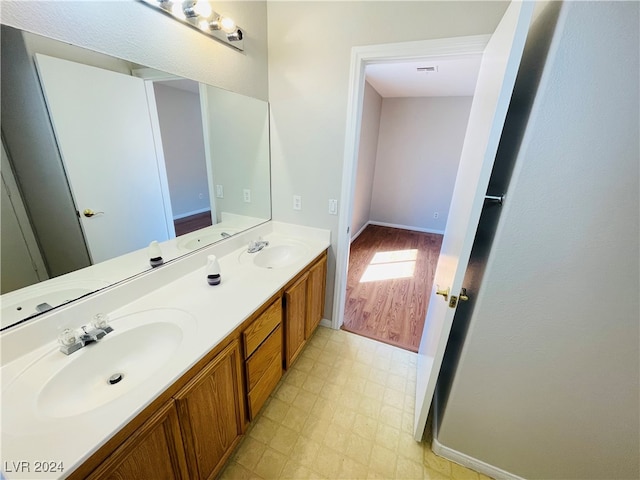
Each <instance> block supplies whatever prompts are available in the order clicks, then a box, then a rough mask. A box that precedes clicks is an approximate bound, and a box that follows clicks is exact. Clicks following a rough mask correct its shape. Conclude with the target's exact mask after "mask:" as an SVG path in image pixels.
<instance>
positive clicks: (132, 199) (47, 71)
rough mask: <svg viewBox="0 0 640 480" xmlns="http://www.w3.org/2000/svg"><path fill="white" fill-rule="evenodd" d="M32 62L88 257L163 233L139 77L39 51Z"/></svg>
mask: <svg viewBox="0 0 640 480" xmlns="http://www.w3.org/2000/svg"><path fill="white" fill-rule="evenodd" d="M36 64H37V67H38V74H39V76H40V82H41V84H42V87H43V91H44V95H45V99H46V102H47V107H48V109H49V115H50V116H51V121H52V124H53V128H54V131H55V134H56V138H57V141H58V147H59V149H60V154H61V156H62V160H63V163H64V168H65V171H66V173H67V178H68V180H69V186H70V188H71V193H72V195H73V198H74V202H75V204H76V208H77V210H78V211H79V213H80V222H81V225H82V229H83V232H84V235H85V239H86V242H87V247H88V250H89V254H90V255H91V260H92V262H93V263H98V262H101V261H103V260H107V259H110V258H113V257H117V256H119V255H123V254H125V253H128V252H131V251H133V250H137V249H140V248H144V247H145V246H147V245H148V244H149V243H150V242H151V241H152V240H158V241H164V240H167V239H168V238H169V231H170V230H169V227H168V225H167V218H171V216H170V215H165V203H164V200H163V192H162V188H161V185H160V180H159V173H158V163H157V158H156V150H155V143H154V137H153V133H152V126H151V121H150V118H149V109H148V105H147V96H146V90H145V83H144V80H142V79H140V78H136V77H132V76H128V75H123V74H121V73H116V72H112V71H109V70H103V69H101V68H96V67H90V66H87V65H82V64H79V63H75V62H70V61H67V60H61V59H58V58H53V57H48V56H45V55H40V54H36ZM86 209H89V210H92V211H94V212H96V214H95V215H93V216H90V217H87V216H85V215H83V212H84V211H85V210H86ZM97 212H100V213H97Z"/></svg>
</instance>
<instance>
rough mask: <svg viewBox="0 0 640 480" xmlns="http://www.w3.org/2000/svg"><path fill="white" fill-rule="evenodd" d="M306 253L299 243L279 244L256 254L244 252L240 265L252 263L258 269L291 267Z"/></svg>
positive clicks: (267, 247) (305, 249) (241, 255)
mask: <svg viewBox="0 0 640 480" xmlns="http://www.w3.org/2000/svg"><path fill="white" fill-rule="evenodd" d="M306 253H307V248H306V247H305V246H304V245H302V244H299V243H293V242H288V243H280V244H276V245H269V246H266V247H264V248H263V249H262V250H260V251H259V252H257V253H249V252H247V251H244V252H242V253H241V254H240V263H244V264H246V263H253V265H255V266H256V267H259V268H267V269H272V268H282V267H287V266H289V265H293V264H294V263H295V262H297V261H298V260H300V259H301V258H302V257H303V256H304V255H305V254H306Z"/></svg>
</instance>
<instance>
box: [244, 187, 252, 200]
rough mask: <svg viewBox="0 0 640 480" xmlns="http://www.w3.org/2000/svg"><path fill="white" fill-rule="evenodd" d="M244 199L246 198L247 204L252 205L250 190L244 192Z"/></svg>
mask: <svg viewBox="0 0 640 480" xmlns="http://www.w3.org/2000/svg"><path fill="white" fill-rule="evenodd" d="M242 197H243V198H244V201H245V203H251V190H249V189H248V188H245V189H244V190H242Z"/></svg>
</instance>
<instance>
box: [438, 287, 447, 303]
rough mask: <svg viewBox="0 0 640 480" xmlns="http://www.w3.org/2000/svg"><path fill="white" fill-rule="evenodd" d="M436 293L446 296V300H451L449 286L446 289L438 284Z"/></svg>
mask: <svg viewBox="0 0 640 480" xmlns="http://www.w3.org/2000/svg"><path fill="white" fill-rule="evenodd" d="M436 295H442V296H443V297H444V301H445V302H446V301H447V300H449V287H447V288H446V289H440V286H439V285H436Z"/></svg>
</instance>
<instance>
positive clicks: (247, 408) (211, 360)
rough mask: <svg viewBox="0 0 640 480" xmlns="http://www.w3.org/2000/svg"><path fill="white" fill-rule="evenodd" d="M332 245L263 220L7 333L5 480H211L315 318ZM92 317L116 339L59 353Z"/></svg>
mask: <svg viewBox="0 0 640 480" xmlns="http://www.w3.org/2000/svg"><path fill="white" fill-rule="evenodd" d="M259 237H262V238H264V240H266V241H268V242H269V245H268V246H266V247H264V248H263V249H262V250H261V251H259V252H257V253H248V252H247V245H248V244H249V242H250V241H253V240H255V239H256V238H259ZM329 240H330V239H329V232H327V231H323V230H318V229H310V228H305V227H297V226H292V225H286V224H281V223H278V222H269V223H267V224H265V225H261V226H259V227H257V228H255V229H252V230H249V231H248V232H245V233H242V234H240V235H236V236H233V237H231V238H229V239H227V240H225V241H223V242H220V243H218V244H216V245H213V246H210V247H206V248H203V249H201V250H198V251H195V252H193V253H192V254H190V255H188V256H186V257H184V258H182V259H180V260H176V261H174V262H171V263H169V264H166V265H163V266H162V267H160V268H158V269H156V270H155V271H153V272H149V273H147V274H143V275H140V276H139V277H136V278H133V279H131V280H129V281H127V282H124V283H122V284H120V285H116V286H114V287H111V288H108V289H106V290H104V291H102V292H99V293H97V294H95V295H93V296H91V297H88V298H86V299H84V300H80V301H76V302H74V303H72V304H70V305H68V306H64V307H60V308H58V309H56V310H54V311H51V312H48V313H46V314H44V315H43V316H42V317H41V318H37V319H34V320H32V321H30V322H27V323H26V324H24V325H20V326H16V327H14V328H12V329H10V330H8V331H6V332H4V333H3V335H2V337H0V341H1V342H2V347H3V366H2V403H3V413H2V415H3V416H2V420H3V421H2V443H3V458H2V460H3V463H2V467H3V470H4V471H3V473H4V475H5V476H6V478H7V479H9V480H10V479H13V478H66V477H68V478H74V479H76V478H78V479H79V478H96V479H97V478H150V477H153V478H185V479H187V478H189V479H191V478H198V479H204V478H213V477H214V476H215V475H216V474H217V473H218V472H219V471H220V470H221V468H222V467H223V465H224V463H225V462H226V460H227V459H228V457H229V455H230V454H231V453H232V451H233V450H234V448H235V446H236V445H237V444H238V442H239V441H240V439H241V438H242V435H243V434H244V432H245V431H246V428H247V427H248V425H249V423H250V421H251V419H253V418H255V416H256V415H257V413H258V412H259V411H260V409H261V408H262V406H263V405H264V403H265V401H266V400H267V398H268V397H269V395H270V393H271V392H272V391H273V389H274V388H275V387H276V385H277V384H278V381H279V380H280V378H281V376H282V374H283V372H284V370H285V369H286V368H289V367H290V366H291V365H292V364H293V362H295V359H296V357H297V355H298V354H299V352H300V351H301V349H302V348H303V346H304V345H305V343H306V341H307V339H308V338H309V337H310V336H311V335H312V334H313V331H314V330H315V328H316V327H317V325H318V323H319V322H320V320H321V319H322V315H323V307H324V296H325V295H324V294H325V282H326V265H327V251H326V250H327V248H328V246H329ZM210 254H215V255H216V256H217V257H218V259H219V261H220V268H221V274H222V282H221V284H220V285H217V286H210V285H208V283H207V281H206V275H205V263H206V258H207V255H210ZM96 313H108V315H109V318H110V325H111V326H112V327H113V332H111V333H109V334H108V335H106V336H105V337H104V338H102V339H100V340H99V341H98V342H96V343H93V344H90V345H87V346H86V347H84V348H82V349H80V350H79V351H77V352H74V353H72V354H70V355H64V354H63V353H62V352H60V351H59V348H58V344H57V342H56V337H57V335H58V333H59V332H60V330H61V329H63V328H79V327H81V326H82V325H86V324H87V323H89V320H90V318H91V316H93V315H95V314H96ZM114 373H115V374H116V377H113V374H114ZM117 374H120V375H121V377H117ZM110 378H115V383H114V384H109V379H110ZM118 378H121V379H118ZM21 462H22V463H21ZM37 462H41V463H39V464H38V463H37ZM42 462H49V463H48V464H46V465H47V467H46V468H47V469H48V470H49V471H35V467H36V465H37V464H38V465H40V466H41V470H42V469H43V468H42V465H43V463H42Z"/></svg>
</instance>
